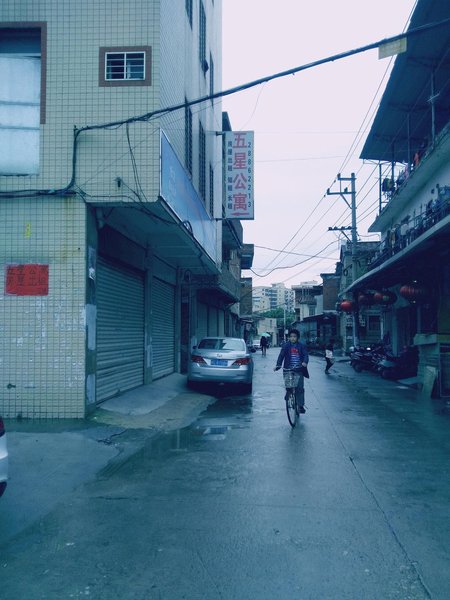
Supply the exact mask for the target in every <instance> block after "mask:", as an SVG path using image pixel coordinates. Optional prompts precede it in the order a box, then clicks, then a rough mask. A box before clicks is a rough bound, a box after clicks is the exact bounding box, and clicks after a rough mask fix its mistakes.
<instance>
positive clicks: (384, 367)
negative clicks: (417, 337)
mask: <svg viewBox="0 0 450 600" xmlns="http://www.w3.org/2000/svg"><path fill="white" fill-rule="evenodd" d="M418 362H419V357H418V351H417V348H415V347H414V346H409V347H405V348H403V350H402V352H401V353H400V355H399V356H394V355H393V354H386V356H384V357H383V358H382V359H381V360H380V363H379V372H380V375H381V377H383V379H406V378H408V377H414V376H415V375H417V365H418Z"/></svg>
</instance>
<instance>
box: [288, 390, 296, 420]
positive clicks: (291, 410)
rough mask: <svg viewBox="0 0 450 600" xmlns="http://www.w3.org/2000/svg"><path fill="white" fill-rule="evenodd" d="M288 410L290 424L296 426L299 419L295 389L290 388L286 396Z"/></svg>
mask: <svg viewBox="0 0 450 600" xmlns="http://www.w3.org/2000/svg"><path fill="white" fill-rule="evenodd" d="M286 412H287V418H288V421H289V424H290V426H291V427H295V426H296V425H297V421H298V411H297V400H296V398H295V390H294V389H290V390H289V391H288V394H287V398H286Z"/></svg>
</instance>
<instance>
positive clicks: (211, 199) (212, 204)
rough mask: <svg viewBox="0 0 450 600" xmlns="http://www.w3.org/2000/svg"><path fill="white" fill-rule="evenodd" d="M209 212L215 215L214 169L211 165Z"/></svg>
mask: <svg viewBox="0 0 450 600" xmlns="http://www.w3.org/2000/svg"><path fill="white" fill-rule="evenodd" d="M209 214H210V215H211V217H214V169H213V167H212V165H209Z"/></svg>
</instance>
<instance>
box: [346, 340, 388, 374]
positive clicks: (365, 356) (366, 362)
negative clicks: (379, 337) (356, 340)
mask: <svg viewBox="0 0 450 600" xmlns="http://www.w3.org/2000/svg"><path fill="white" fill-rule="evenodd" d="M350 350H351V351H350V366H352V367H353V368H354V369H355V371H356V372H357V373H361V371H364V370H366V371H377V370H378V365H379V362H380V359H381V357H382V356H383V355H384V353H383V346H382V345H381V344H376V345H375V346H374V347H373V348H371V347H368V348H364V347H362V346H357V347H352V348H351V349H350Z"/></svg>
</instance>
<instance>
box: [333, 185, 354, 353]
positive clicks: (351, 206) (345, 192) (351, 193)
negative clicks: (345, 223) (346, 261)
mask: <svg viewBox="0 0 450 600" xmlns="http://www.w3.org/2000/svg"><path fill="white" fill-rule="evenodd" d="M337 180H338V181H339V192H330V190H329V189H328V190H327V196H341V198H342V199H343V200H344V202H345V204H346V205H347V206H348V207H349V209H350V211H351V215H352V225H351V227H350V230H351V233H352V243H351V247H352V283H353V282H354V281H355V280H356V278H357V275H356V267H357V242H358V232H357V230H356V176H355V174H354V173H352V174H351V176H350V177H341V174H340V173H338V176H337ZM343 181H350V191H349V190H348V187H345V188H344V189H342V182H343ZM346 196H350V202H349V201H348V200H347V198H346ZM339 229H342V231H343V230H344V229H349V228H348V227H342V228H339ZM344 235H345V234H344ZM347 239H348V238H347ZM358 337H359V336H358V315H357V314H356V312H353V345H354V346H357V345H358V343H359V340H358Z"/></svg>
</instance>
